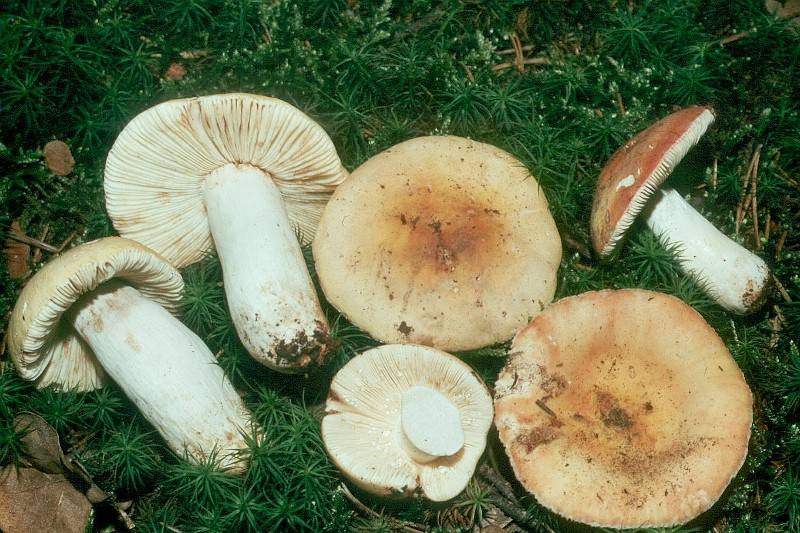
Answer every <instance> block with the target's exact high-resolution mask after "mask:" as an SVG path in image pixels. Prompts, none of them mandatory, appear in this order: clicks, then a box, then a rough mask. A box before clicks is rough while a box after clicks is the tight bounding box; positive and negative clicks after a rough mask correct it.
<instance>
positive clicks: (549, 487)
mask: <svg viewBox="0 0 800 533" xmlns="http://www.w3.org/2000/svg"><path fill="white" fill-rule="evenodd" d="M495 387H496V388H495V412H496V416H495V423H496V425H497V428H498V431H499V433H500V440H501V441H502V442H503V445H504V446H505V449H506V452H507V453H508V456H509V457H510V459H511V465H512V467H513V469H514V472H515V474H516V476H517V478H518V479H519V480H520V482H521V483H522V485H523V486H524V487H525V488H526V489H527V490H528V491H529V492H531V493H532V494H533V495H534V496H536V499H537V500H538V501H539V502H540V503H541V504H542V505H544V506H545V507H547V508H549V509H551V510H553V511H554V512H556V513H559V514H561V515H563V516H565V517H567V518H569V519H571V520H576V521H578V522H583V523H586V524H590V525H593V526H602V527H614V528H633V527H664V526H673V525H677V524H683V523H685V522H688V521H689V520H691V519H692V518H694V517H696V516H698V515H700V514H701V513H703V512H705V511H706V510H708V509H709V508H710V507H711V506H712V505H713V504H714V502H716V501H717V499H719V497H720V495H721V494H722V492H723V491H724V490H725V488H726V487H727V486H728V484H729V483H730V481H731V479H732V478H733V477H734V476H735V475H736V473H737V472H738V470H739V468H740V467H741V466H742V463H743V462H744V460H745V457H746V456H747V446H748V441H749V438H750V426H751V423H752V419H753V398H752V395H751V393H750V389H749V388H748V386H747V383H746V382H745V380H744V376H743V375H742V372H741V370H739V367H738V366H737V365H736V363H735V362H734V360H733V358H732V357H731V355H730V353H729V352H728V349H727V348H726V347H725V344H724V343H723V342H722V340H721V339H720V338H719V336H718V335H717V334H716V332H715V331H714V330H713V329H712V328H711V327H710V326H709V325H708V324H707V323H706V321H705V320H704V319H703V318H702V317H701V316H700V314H698V313H697V312H696V311H695V310H694V309H692V308H691V307H689V306H688V305H686V304H685V303H683V302H682V301H681V300H679V299H677V298H674V297H672V296H668V295H665V294H660V293H656V292H650V291H644V290H633V289H631V290H618V291H611V290H608V291H600V292H588V293H584V294H581V295H579V296H573V297H569V298H564V299H562V300H559V301H558V302H556V303H554V304H553V305H551V306H550V307H548V308H547V309H546V310H545V311H544V312H543V313H541V314H540V315H539V316H538V317H536V319H534V320H533V321H532V322H531V323H530V324H529V325H528V326H527V327H525V328H524V329H522V330H521V331H520V332H519V333H518V334H517V336H516V337H515V338H514V341H513V344H512V348H511V352H510V354H509V360H508V362H507V364H506V366H505V367H504V368H503V370H502V372H501V373H500V377H499V378H498V380H497V383H496V385H495ZM542 406H544V407H542ZM548 411H549V412H548Z"/></svg>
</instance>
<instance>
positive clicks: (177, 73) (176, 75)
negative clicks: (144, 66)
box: [164, 63, 186, 81]
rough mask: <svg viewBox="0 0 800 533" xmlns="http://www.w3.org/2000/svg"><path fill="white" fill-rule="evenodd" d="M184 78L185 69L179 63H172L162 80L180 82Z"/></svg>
mask: <svg viewBox="0 0 800 533" xmlns="http://www.w3.org/2000/svg"><path fill="white" fill-rule="evenodd" d="M185 77H186V67H184V66H183V65H182V64H181V63H172V64H170V66H169V68H168V69H167V71H166V72H164V78H165V79H168V80H170V81H180V80H182V79H183V78H185Z"/></svg>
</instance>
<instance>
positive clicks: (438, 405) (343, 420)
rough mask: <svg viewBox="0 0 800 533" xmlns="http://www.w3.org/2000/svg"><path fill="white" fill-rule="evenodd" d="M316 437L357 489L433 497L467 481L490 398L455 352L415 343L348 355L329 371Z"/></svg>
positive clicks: (480, 446)
mask: <svg viewBox="0 0 800 533" xmlns="http://www.w3.org/2000/svg"><path fill="white" fill-rule="evenodd" d="M325 413H326V414H325V417H324V418H323V419H322V438H323V440H324V441H325V448H326V449H327V450H328V454H329V455H330V457H331V459H332V460H333V462H334V463H335V464H336V466H337V467H338V468H339V470H341V471H342V473H343V474H344V475H345V476H346V477H347V478H348V479H350V480H351V481H352V482H353V483H355V484H356V485H357V486H359V487H360V488H362V489H364V490H365V491H368V492H371V493H373V494H377V495H381V496H410V495H412V494H415V493H421V494H422V495H424V496H425V497H427V498H429V499H431V500H433V501H444V500H449V499H450V498H453V497H454V496H456V495H458V494H459V493H460V492H461V491H462V490H464V487H466V486H467V483H468V482H469V480H470V478H471V477H472V474H473V472H474V471H475V466H476V465H477V464H478V459H480V456H481V454H482V453H483V450H484V448H485V447H486V435H487V433H488V431H489V427H490V426H491V425H492V398H491V396H490V395H489V391H488V390H487V389H486V386H485V385H484V384H483V382H482V381H481V379H480V378H479V377H478V376H477V375H476V374H475V372H473V371H472V369H471V368H470V367H469V366H468V365H467V364H466V363H464V362H463V361H461V360H460V359H458V358H456V357H453V356H452V355H450V354H447V353H445V352H440V351H439V350H436V349H433V348H428V347H426V346H415V345H386V346H380V347H378V348H373V349H371V350H367V351H366V352H364V353H363V354H361V355H359V356H358V357H355V358H353V359H352V360H350V362H349V363H347V364H346V365H345V366H344V368H342V369H341V370H340V371H339V372H338V373H337V374H336V376H335V377H334V379H333V382H332V383H331V389H330V392H329V394H328V401H327V404H326V410H325Z"/></svg>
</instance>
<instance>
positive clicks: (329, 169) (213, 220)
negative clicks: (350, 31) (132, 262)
mask: <svg viewBox="0 0 800 533" xmlns="http://www.w3.org/2000/svg"><path fill="white" fill-rule="evenodd" d="M346 175H347V173H346V171H345V170H344V168H343V167H342V165H341V162H340V161H339V157H338V156H337V154H336V149H335V148H334V146H333V143H332V142H331V140H330V138H329V137H328V135H327V134H326V133H325V132H324V131H323V130H322V128H321V127H320V126H319V125H318V124H317V123H315V122H314V121H313V120H311V119H310V118H308V117H307V116H306V115H305V114H303V113H302V112H301V111H299V110H297V109H296V108H294V107H292V106H291V105H289V104H287V103H286V102H283V101H281V100H277V99H274V98H268V97H263V96H257V95H251V94H222V95H214V96H204V97H200V98H188V99H183V100H173V101H169V102H164V103H162V104H159V105H157V106H155V107H152V108H150V109H148V110H147V111H145V112H143V113H141V114H140V115H138V116H137V117H135V118H134V119H133V120H132V121H131V122H130V123H129V124H128V125H127V126H126V127H125V129H124V130H123V131H122V133H120V135H119V137H118V138H117V140H116V142H115V143H114V146H113V147H112V149H111V152H110V153H109V155H108V160H107V162H106V170H105V184H104V186H105V193H106V206H107V208H108V213H109V216H110V217H111V220H112V221H113V223H114V227H115V228H116V229H117V230H118V231H119V232H120V234H121V235H123V236H124V237H128V238H131V239H134V240H137V241H139V242H141V243H144V244H145V245H147V246H149V247H151V248H153V249H154V250H156V251H157V252H159V253H160V254H162V255H163V256H164V257H166V258H167V259H168V260H169V261H170V262H172V263H173V264H174V265H176V266H178V267H179V268H181V267H183V266H186V265H188V264H190V263H193V262H195V261H199V260H200V259H202V258H203V257H204V256H205V255H206V254H207V253H209V252H210V251H212V250H213V249H216V251H217V254H218V255H219V258H220V261H221V263H222V271H223V278H224V282H225V294H226V297H227V301H228V306H229V308H230V312H231V316H232V318H233V322H234V324H235V326H236V331H237V332H238V334H239V338H240V339H241V340H242V343H243V344H244V346H245V348H246V349H247V350H248V352H250V354H251V355H252V356H253V357H254V358H255V359H257V360H258V361H259V362H261V363H262V364H264V365H267V366H269V367H271V368H273V369H276V370H279V371H282V372H303V371H304V370H305V369H306V368H307V367H308V365H310V364H312V363H320V362H322V360H324V358H325V355H326V353H327V352H328V350H329V347H330V341H331V339H330V337H329V335H328V324H327V321H326V319H325V315H324V314H323V312H322V309H321V308H320V305H319V301H318V299H317V295H316V292H315V291H314V286H313V283H312V282H311V278H310V276H309V274H308V271H307V269H306V264H305V261H304V259H303V254H302V251H301V249H300V244H299V243H298V240H297V236H296V235H295V228H297V230H299V233H300V234H301V236H302V237H304V238H306V239H308V240H310V239H311V238H312V237H313V234H314V231H315V229H316V226H317V221H318V219H319V214H320V212H321V210H322V207H323V206H324V205H325V202H326V201H327V199H328V197H329V196H330V194H331V192H332V191H333V189H334V188H335V187H336V185H337V184H338V183H340V182H341V181H342V180H343V179H344V178H345V177H346ZM212 238H213V242H212Z"/></svg>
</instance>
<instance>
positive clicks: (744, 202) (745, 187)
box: [735, 144, 761, 235]
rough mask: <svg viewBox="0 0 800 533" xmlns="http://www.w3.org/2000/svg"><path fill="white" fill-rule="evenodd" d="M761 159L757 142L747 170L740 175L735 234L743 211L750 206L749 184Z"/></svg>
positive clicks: (742, 217) (750, 191)
mask: <svg viewBox="0 0 800 533" xmlns="http://www.w3.org/2000/svg"><path fill="white" fill-rule="evenodd" d="M760 160H761V145H760V144H759V145H758V146H757V147H756V149H755V150H753V156H752V157H751V158H750V164H749V165H748V166H747V172H746V173H745V175H744V176H743V177H742V196H741V198H740V199H739V204H738V205H737V206H736V224H735V226H736V235H739V225H740V224H741V223H742V220H744V216H745V213H746V212H747V210H748V209H749V208H750V202H751V201H752V198H753V197H752V188H751V184H752V182H753V180H754V179H756V178H757V173H758V162H759V161H760Z"/></svg>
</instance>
